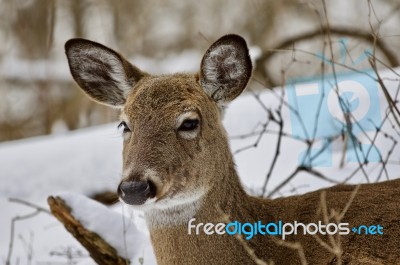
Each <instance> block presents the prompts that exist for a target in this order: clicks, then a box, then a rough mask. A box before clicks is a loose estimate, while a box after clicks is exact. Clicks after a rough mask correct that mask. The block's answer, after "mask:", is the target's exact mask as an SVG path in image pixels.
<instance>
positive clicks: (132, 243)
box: [58, 193, 156, 264]
mask: <svg viewBox="0 0 400 265" xmlns="http://www.w3.org/2000/svg"><path fill="white" fill-rule="evenodd" d="M58 196H60V197H61V198H62V199H63V200H64V201H65V202H66V203H67V205H69V206H70V207H71V208H72V209H73V210H72V215H73V216H75V217H76V218H77V219H78V220H79V221H80V222H81V224H82V225H83V226H84V227H86V228H87V229H89V230H90V231H93V232H95V233H97V234H98V235H100V236H101V237H102V238H103V239H104V240H105V241H106V242H108V243H110V245H111V246H113V247H114V248H115V249H116V250H117V252H118V253H120V255H121V256H123V257H128V258H129V259H130V260H131V264H139V263H138V260H139V258H143V259H144V261H145V262H146V263H145V264H155V263H156V259H155V256H154V252H153V248H152V247H151V243H150V236H149V233H148V231H147V228H146V226H145V224H144V219H143V216H141V215H137V214H136V215H131V216H128V215H121V214H120V213H118V212H116V211H114V210H111V209H110V208H108V207H106V206H104V205H102V204H100V203H98V202H95V201H93V200H90V199H88V198H87V197H86V196H83V195H81V194H76V193H61V194H59V195H58ZM122 207H123V206H122ZM119 208H120V207H119ZM118 210H121V209H118ZM105 217H106V218H105ZM138 224H139V226H138ZM110 228H111V229H112V232H110Z"/></svg>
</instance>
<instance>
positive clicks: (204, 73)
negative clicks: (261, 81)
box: [200, 35, 252, 104]
mask: <svg viewBox="0 0 400 265" xmlns="http://www.w3.org/2000/svg"><path fill="white" fill-rule="evenodd" d="M251 72H252V65H251V60H250V55H249V49H248V48H247V44H246V41H245V40H244V39H243V38H242V37H240V36H238V35H226V36H223V37H222V38H220V39H219V40H217V41H216V42H215V43H214V44H212V45H211V47H210V48H208V50H207V52H206V54H205V55H204V57H203V60H202V61H201V68H200V84H201V86H202V87H203V89H204V91H205V92H206V93H207V94H208V95H209V96H210V97H212V98H213V99H214V100H215V101H216V102H217V103H219V104H223V103H226V102H229V101H231V100H233V99H235V98H236V97H237V96H239V95H240V93H242V91H243V90H244V89H245V87H246V85H247V83H248V81H249V79H250V77H251Z"/></svg>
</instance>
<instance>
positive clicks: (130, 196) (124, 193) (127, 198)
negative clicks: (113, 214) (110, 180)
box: [118, 180, 156, 205]
mask: <svg viewBox="0 0 400 265" xmlns="http://www.w3.org/2000/svg"><path fill="white" fill-rule="evenodd" d="M118 195H119V198H120V199H121V200H122V201H123V202H124V203H126V204H129V205H142V204H144V203H145V202H146V201H147V200H148V199H152V198H154V197H155V196H156V186H155V185H154V183H153V182H151V181H133V180H124V181H121V183H120V184H119V186H118Z"/></svg>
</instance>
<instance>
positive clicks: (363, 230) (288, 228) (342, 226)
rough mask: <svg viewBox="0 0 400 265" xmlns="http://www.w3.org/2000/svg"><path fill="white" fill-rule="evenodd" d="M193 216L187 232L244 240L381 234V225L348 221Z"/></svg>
mask: <svg viewBox="0 0 400 265" xmlns="http://www.w3.org/2000/svg"><path fill="white" fill-rule="evenodd" d="M195 221H196V219H195V218H192V219H190V220H189V222H188V234H189V235H192V233H194V234H195V235H199V234H200V233H204V234H206V235H214V234H215V235H224V234H228V235H231V236H233V235H244V236H245V239H246V240H250V239H252V238H253V237H254V236H256V235H261V236H265V235H271V236H279V237H280V238H281V239H282V240H285V239H286V237H287V236H289V235H297V234H303V235H315V234H320V235H335V234H339V235H349V234H350V233H353V234H355V235H383V226H381V225H380V224H377V225H360V226H353V227H352V228H351V229H350V224H349V223H338V224H336V223H329V224H323V223H322V222H321V221H318V222H317V223H308V224H304V223H301V222H297V221H294V222H293V223H284V222H283V221H281V220H279V221H278V222H269V223H263V222H262V221H257V222H254V223H241V222H239V221H233V222H229V223H227V224H225V223H217V224H213V223H198V224H194V222H195Z"/></svg>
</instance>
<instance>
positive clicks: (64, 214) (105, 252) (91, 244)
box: [47, 196, 129, 265]
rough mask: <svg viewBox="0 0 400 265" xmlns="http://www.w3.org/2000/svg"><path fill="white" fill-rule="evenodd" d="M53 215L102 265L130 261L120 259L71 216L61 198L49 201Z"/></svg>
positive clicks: (50, 198) (104, 242)
mask: <svg viewBox="0 0 400 265" xmlns="http://www.w3.org/2000/svg"><path fill="white" fill-rule="evenodd" d="M47 202H48V204H49V206H50V210H51V213H52V214H53V215H54V216H55V217H56V218H57V219H58V220H59V221H60V222H61V223H63V224H64V226H65V228H66V229H67V230H68V231H69V232H70V233H71V234H72V236H74V237H75V238H76V239H77V240H78V241H79V242H80V243H81V244H82V245H83V246H84V247H85V248H86V249H87V251H88V252H89V254H90V256H91V257H92V258H93V259H94V261H95V262H96V263H97V264H100V265H126V264H129V261H128V260H126V259H124V258H122V257H120V256H119V255H118V254H117V251H116V250H115V249H114V248H113V247H112V246H110V244H108V243H107V242H106V241H104V239H103V238H101V237H100V236H99V235H98V234H96V233H93V232H92V231H89V230H87V229H86V228H85V227H83V226H82V224H81V223H80V222H79V221H78V220H77V219H75V217H74V216H73V215H72V214H71V208H70V207H69V206H68V205H67V204H66V203H65V202H64V201H63V200H62V199H61V198H60V197H52V196H50V197H49V198H48V199H47Z"/></svg>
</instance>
